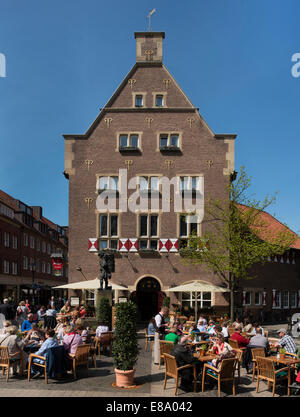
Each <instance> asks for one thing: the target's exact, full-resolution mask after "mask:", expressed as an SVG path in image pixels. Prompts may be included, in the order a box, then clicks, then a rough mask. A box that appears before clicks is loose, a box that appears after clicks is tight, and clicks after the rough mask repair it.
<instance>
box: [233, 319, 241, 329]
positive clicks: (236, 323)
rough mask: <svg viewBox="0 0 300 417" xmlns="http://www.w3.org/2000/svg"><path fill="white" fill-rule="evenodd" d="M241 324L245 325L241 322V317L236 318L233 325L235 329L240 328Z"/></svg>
mask: <svg viewBox="0 0 300 417" xmlns="http://www.w3.org/2000/svg"><path fill="white" fill-rule="evenodd" d="M240 324H243V323H242V322H241V319H240V318H239V317H236V318H235V320H234V322H233V323H232V326H233V327H236V326H239V325H240Z"/></svg>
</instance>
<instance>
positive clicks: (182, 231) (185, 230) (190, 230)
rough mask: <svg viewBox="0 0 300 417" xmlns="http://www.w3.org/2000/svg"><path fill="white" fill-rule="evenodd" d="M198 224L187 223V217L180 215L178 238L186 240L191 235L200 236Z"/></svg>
mask: <svg viewBox="0 0 300 417" xmlns="http://www.w3.org/2000/svg"><path fill="white" fill-rule="evenodd" d="M200 227H201V226H200V223H193V222H191V221H189V216H185V215H184V214H181V215H180V216H179V237H181V238H185V237H186V238H187V237H190V236H191V235H197V236H199V235H200Z"/></svg>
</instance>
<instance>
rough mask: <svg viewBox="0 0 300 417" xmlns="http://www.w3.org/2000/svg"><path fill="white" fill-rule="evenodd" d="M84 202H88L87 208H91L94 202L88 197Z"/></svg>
mask: <svg viewBox="0 0 300 417" xmlns="http://www.w3.org/2000/svg"><path fill="white" fill-rule="evenodd" d="M84 201H85V202H86V204H87V206H88V208H90V206H91V204H92V202H93V201H94V200H93V199H92V198H91V197H86V198H85V199H84Z"/></svg>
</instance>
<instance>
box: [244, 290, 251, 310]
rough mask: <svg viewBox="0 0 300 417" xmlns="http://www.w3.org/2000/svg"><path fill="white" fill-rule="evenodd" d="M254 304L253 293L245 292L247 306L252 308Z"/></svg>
mask: <svg viewBox="0 0 300 417" xmlns="http://www.w3.org/2000/svg"><path fill="white" fill-rule="evenodd" d="M251 304H252V293H251V291H245V305H246V306H250V305H251Z"/></svg>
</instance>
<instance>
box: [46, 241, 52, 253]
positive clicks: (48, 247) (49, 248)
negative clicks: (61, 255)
mask: <svg viewBox="0 0 300 417" xmlns="http://www.w3.org/2000/svg"><path fill="white" fill-rule="evenodd" d="M47 253H48V255H51V245H50V243H48V245H47Z"/></svg>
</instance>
